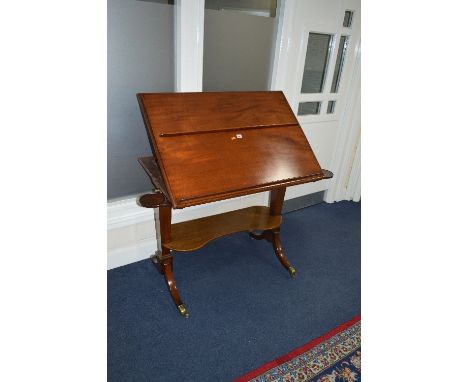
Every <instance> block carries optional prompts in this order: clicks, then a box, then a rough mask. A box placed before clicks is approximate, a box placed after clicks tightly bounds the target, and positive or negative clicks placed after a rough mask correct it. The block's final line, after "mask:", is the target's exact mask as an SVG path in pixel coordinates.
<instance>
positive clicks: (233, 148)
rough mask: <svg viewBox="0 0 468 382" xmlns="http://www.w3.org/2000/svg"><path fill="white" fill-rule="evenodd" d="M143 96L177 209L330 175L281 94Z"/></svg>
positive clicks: (147, 122)
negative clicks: (322, 165) (323, 168)
mask: <svg viewBox="0 0 468 382" xmlns="http://www.w3.org/2000/svg"><path fill="white" fill-rule="evenodd" d="M137 97H138V101H139V103H140V108H141V111H142V114H143V118H144V120H145V125H146V129H147V132H148V136H149V139H150V143H151V147H152V150H153V155H154V157H155V160H156V161H157V163H158V165H159V168H160V171H161V176H162V178H163V180H164V183H165V186H166V189H167V193H168V194H169V197H170V199H171V203H172V205H173V207H174V208H183V207H187V206H190V205H195V204H201V203H207V202H212V201H216V200H221V199H227V198H230V197H235V196H240V195H246V194H252V193H255V192H261V191H266V190H269V189H273V188H276V187H280V186H290V185H295V184H300V183H306V182H311V181H315V180H319V179H322V178H325V177H327V176H326V174H325V173H324V172H323V171H322V169H321V168H320V165H319V164H318V162H317V159H316V158H315V155H314V153H313V152H312V149H311V147H310V145H309V142H308V141H307V138H306V137H305V135H304V133H303V131H302V128H301V127H300V126H299V124H298V121H297V119H296V117H295V115H294V113H293V112H292V110H291V108H290V107H289V104H288V102H287V100H286V98H285V97H284V94H283V93H282V92H210V93H202V92H199V93H144V94H138V95H137Z"/></svg>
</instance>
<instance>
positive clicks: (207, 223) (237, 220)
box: [165, 206, 281, 251]
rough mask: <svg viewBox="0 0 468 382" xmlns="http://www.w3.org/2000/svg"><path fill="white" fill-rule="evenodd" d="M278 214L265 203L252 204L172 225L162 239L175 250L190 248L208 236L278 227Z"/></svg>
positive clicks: (197, 246) (202, 241) (279, 217)
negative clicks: (169, 234)
mask: <svg viewBox="0 0 468 382" xmlns="http://www.w3.org/2000/svg"><path fill="white" fill-rule="evenodd" d="M280 224H281V215H277V216H271V215H270V211H269V208H268V207H263V206H255V207H248V208H243V209H241V210H237V211H231V212H225V213H222V214H218V215H213V216H208V217H204V218H201V219H196V220H190V221H187V222H182V223H177V224H173V225H172V230H171V234H172V238H171V240H170V241H169V242H167V243H165V246H166V247H167V248H170V249H172V250H175V251H194V250H196V249H199V248H201V247H203V246H204V245H205V244H207V243H209V242H210V241H211V240H214V239H217V238H219V237H222V236H226V235H229V234H231V233H235V232H241V231H253V230H267V229H271V228H275V227H279V226H280Z"/></svg>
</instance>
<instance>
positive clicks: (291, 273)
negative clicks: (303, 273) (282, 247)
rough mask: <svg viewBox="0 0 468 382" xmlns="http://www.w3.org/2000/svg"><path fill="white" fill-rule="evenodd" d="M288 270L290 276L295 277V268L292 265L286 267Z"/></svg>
mask: <svg viewBox="0 0 468 382" xmlns="http://www.w3.org/2000/svg"><path fill="white" fill-rule="evenodd" d="M288 271H289V274H290V275H291V277H296V270H295V269H294V267H293V266H291V265H290V266H289V267H288Z"/></svg>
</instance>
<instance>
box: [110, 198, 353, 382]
mask: <svg viewBox="0 0 468 382" xmlns="http://www.w3.org/2000/svg"><path fill="white" fill-rule="evenodd" d="M360 217H361V213H360V203H353V202H339V203H334V204H326V203H321V204H318V205H315V206H313V207H308V208H304V209H302V210H299V211H294V212H290V213H288V214H285V215H284V217H283V224H282V226H281V235H282V244H283V249H284V250H285V254H286V256H287V257H288V258H289V260H290V262H291V264H292V265H293V266H294V267H295V268H296V270H297V276H296V278H294V279H293V278H291V277H290V276H289V274H288V272H287V271H286V270H285V269H284V268H283V267H282V266H281V264H280V263H279V261H278V259H277V258H276V256H275V254H274V252H273V249H272V247H271V244H269V243H267V242H266V241H264V240H262V241H256V240H251V239H250V238H249V237H248V235H247V234H246V233H238V234H234V235H231V236H228V237H224V238H220V239H218V240H215V241H212V242H211V243H210V244H208V245H207V246H205V247H204V248H202V249H200V250H198V251H195V252H189V253H175V256H174V274H175V278H176V281H177V286H178V289H179V292H180V294H181V297H182V300H183V301H184V303H185V306H186V307H187V310H188V311H189V313H190V318H189V319H184V318H183V317H182V316H180V315H179V313H178V311H177V309H176V308H175V306H174V304H173V302H172V300H171V298H170V296H169V292H168V291H167V288H166V285H165V283H164V279H163V277H162V276H161V275H160V274H159V273H158V271H157V270H156V269H155V268H154V266H153V265H152V263H151V262H150V260H144V261H140V262H137V263H134V264H130V265H127V266H124V267H121V268H117V269H113V270H110V271H108V308H107V309H108V318H107V320H108V380H109V381H112V382H119V381H163V382H166V381H230V380H232V379H233V378H235V377H238V376H240V375H242V374H245V373H246V372H248V371H250V370H252V369H254V368H256V367H258V366H261V365H262V364H264V363H266V362H268V361H270V360H272V359H273V358H276V357H279V356H281V355H283V354H285V353H287V352H289V351H291V350H292V349H294V348H296V347H298V346H300V345H302V344H304V343H306V342H308V341H310V340H312V339H313V338H315V337H318V336H320V335H322V334H324V333H326V332H327V331H329V330H331V329H333V328H334V327H336V326H337V325H339V324H341V323H343V322H345V321H347V320H349V319H350V318H352V317H353V316H355V315H356V314H358V313H360Z"/></svg>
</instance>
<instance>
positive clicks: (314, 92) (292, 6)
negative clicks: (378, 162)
mask: <svg viewBox="0 0 468 382" xmlns="http://www.w3.org/2000/svg"><path fill="white" fill-rule="evenodd" d="M279 6H280V10H279V17H280V19H279V25H278V32H277V33H278V36H277V44H276V51H275V62H274V68H273V73H272V82H271V88H272V89H273V90H283V92H284V93H285V95H286V98H287V99H288V101H289V103H290V105H291V107H292V109H293V110H294V112H295V113H296V116H297V117H298V120H299V123H300V124H301V126H302V128H303V130H304V133H305V135H306V136H307V138H308V140H309V142H310V144H311V146H312V148H313V150H314V152H315V155H316V156H317V159H318V160H319V163H320V165H321V166H322V168H325V169H328V170H331V171H333V172H335V176H334V178H333V179H330V180H325V181H320V182H317V183H309V184H304V185H299V186H295V187H289V188H288V190H287V193H286V198H287V199H290V198H295V197H299V196H302V195H306V194H310V193H313V192H318V191H325V190H329V191H330V193H333V194H334V195H335V194H336V192H333V191H334V190H333V187H336V185H338V184H342V183H343V182H345V187H346V184H347V183H348V182H349V179H350V176H351V175H350V174H351V172H352V171H351V169H352V168H353V167H354V171H356V166H355V164H354V166H353V163H354V161H355V160H356V158H355V157H356V155H355V152H356V147H358V144H359V142H358V141H357V139H359V137H360V134H359V132H360V130H359V129H360V126H359V127H358V128H356V126H354V127H353V123H352V122H351V120H352V119H353V117H352V116H350V115H347V114H350V112H349V109H350V107H351V108H353V107H354V108H356V107H358V108H359V107H360V102H358V103H356V102H355V99H353V98H355V97H356V96H358V97H360V87H359V86H360V85H359V82H360V73H359V70H360V36H361V33H360V1H359V0H283V1H281V2H279ZM351 83H353V84H354V85H353V86H350V85H351ZM356 88H359V89H358V91H357V92H356ZM345 111H347V113H345ZM351 114H353V113H351ZM354 114H355V113H354ZM358 124H359V122H358ZM351 130H353V131H351ZM353 150H354V151H353ZM345 153H348V154H347V155H345ZM344 157H346V161H348V162H350V163H345V165H343V164H342V162H343V160H344V159H345V158H344ZM359 163H360V162H359ZM353 186H354V187H358V186H356V185H353ZM344 198H346V196H345V197H331V198H330V197H327V201H332V200H339V199H344Z"/></svg>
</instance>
